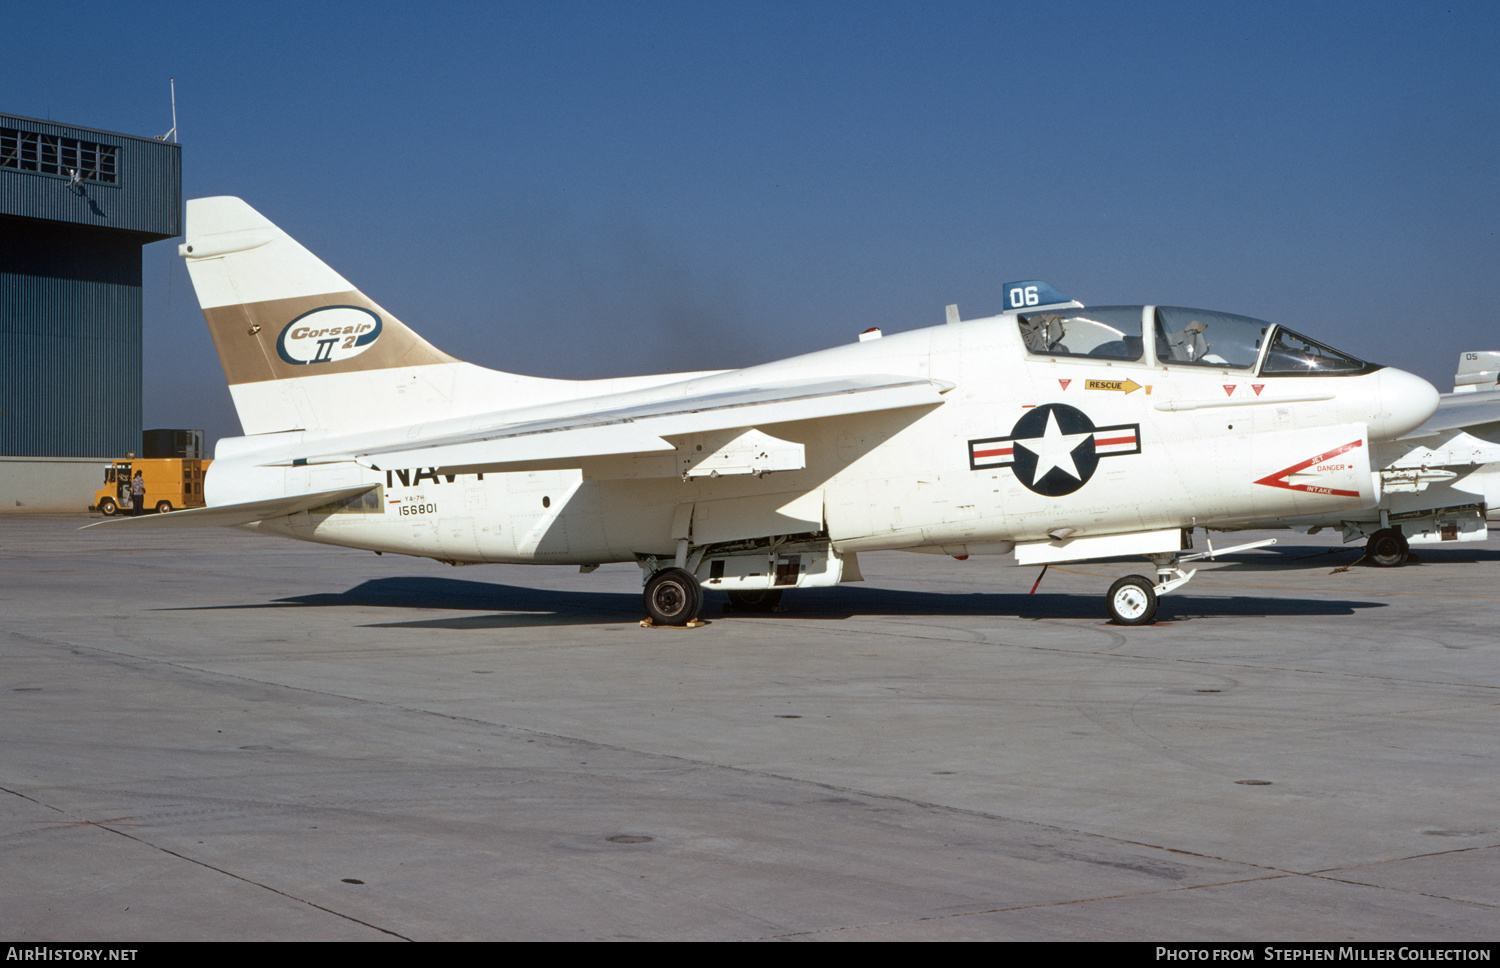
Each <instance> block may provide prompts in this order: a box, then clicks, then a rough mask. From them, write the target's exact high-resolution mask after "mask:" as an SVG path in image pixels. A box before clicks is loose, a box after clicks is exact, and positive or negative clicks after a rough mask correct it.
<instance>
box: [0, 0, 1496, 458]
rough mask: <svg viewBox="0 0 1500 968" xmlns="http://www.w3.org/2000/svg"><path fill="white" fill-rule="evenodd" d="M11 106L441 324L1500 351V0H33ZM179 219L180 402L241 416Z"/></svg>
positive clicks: (592, 333)
mask: <svg viewBox="0 0 1500 968" xmlns="http://www.w3.org/2000/svg"><path fill="white" fill-rule="evenodd" d="M4 24H5V36H6V39H7V44H6V48H7V51H8V52H9V54H8V57H9V63H10V67H9V69H7V71H6V72H5V81H4V84H3V86H0V108H3V109H4V110H6V111H9V112H12V113H16V114H22V115H28V116H32V117H39V118H52V119H54V120H57V121H62V122H67V123H73V124H82V125H89V126H94V127H100V128H105V129H110V130H116V131H125V132H129V133H133V134H147V135H157V134H162V133H164V132H165V131H166V130H167V129H168V128H169V127H171V120H170V110H169V103H168V87H167V78H168V77H169V76H173V77H176V79H177V110H178V123H179V133H180V137H181V142H182V145H183V175H184V190H185V194H186V196H187V197H189V198H192V197H197V196H202V195H220V194H229V195H239V196H241V197H242V198H244V199H246V200H247V201H249V202H250V204H252V205H254V206H255V207H256V208H258V209H260V210H261V211H262V212H264V213H265V214H266V215H267V216H269V217H270V218H271V219H272V220H274V221H276V222H277V223H279V224H280V225H281V226H282V227H283V228H285V229H286V230H287V231H289V232H290V233H291V234H292V235H293V236H294V237H296V238H298V239H299V240H300V241H302V242H303V244H304V245H307V246H308V247H309V248H310V249H312V250H313V251H314V252H316V253H317V254H319V255H320V256H321V257H322V258H324V259H325V260H326V261H327V262H328V263H329V264H331V265H332V266H333V267H334V268H335V269H337V270H338V271H340V272H341V273H342V274H343V275H344V276H346V277H347V278H348V279H350V280H351V281H352V282H353V283H354V284H355V285H356V286H359V287H360V288H361V289H363V290H364V291H365V292H366V293H368V294H369V295H370V296H371V297H372V298H373V299H375V300H377V301H378V302H380V303H382V304H383V305H384V306H385V307H386V308H387V309H389V310H390V311H392V312H394V313H395V314H396V315H397V316H399V317H400V318H401V319H402V320H404V321H405V322H406V323H408V324H409V325H412V326H413V327H415V328H416V329H417V330H419V331H420V332H422V333H423V334H424V335H425V336H427V337H428V338H429V339H430V340H432V341H433V342H434V343H436V344H437V345H438V346H440V347H442V348H443V349H445V350H447V351H448V352H450V353H453V354H454V355H456V356H459V357H462V358H464V359H468V360H471V361H472V362H475V363H479V364H482V365H485V366H492V367H496V368H499V369H507V370H514V371H518V372H525V373H532V374H538V375H544V376H562V377H597V376H608V375H614V374H621V373H644V372H653V371H663V370H677V369H701V368H708V367H727V366H738V365H743V364H749V363H757V362H762V361H765V360H768V359H774V358H777V357H781V356H787V355H792V354H795V353H800V352H806V351H810V350H814V349H819V348H822V347H825V346H829V345H833V344H836V343H841V342H845V341H848V340H852V339H853V338H854V336H855V334H856V333H857V332H859V331H860V330H862V329H864V328H866V327H868V326H880V327H882V328H884V329H885V330H886V331H887V332H893V331H899V330H905V329H913V328H917V327H922V326H929V325H938V324H940V323H941V322H942V320H943V306H944V305H945V304H947V303H952V302H956V303H958V304H959V307H960V309H961V310H962V312H963V314H964V316H965V318H972V317H975V316H980V315H988V314H990V313H993V312H995V311H998V309H999V308H1000V305H1001V293H1000V287H1001V284H1002V283H1004V282H1006V281H1009V280H1013V279H1022V278H1031V277H1037V278H1042V279H1046V280H1048V281H1050V282H1052V283H1053V284H1054V285H1056V286H1057V287H1058V288H1059V289H1061V290H1062V291H1064V292H1066V293H1068V294H1070V295H1072V296H1074V297H1076V298H1078V299H1080V300H1082V301H1083V302H1085V303H1089V304H1105V303H1135V302H1158V303H1165V304H1174V305H1186V306H1195V307H1201V308H1211V309H1221V310H1226V311H1230V312H1239V313H1245V314H1248V315H1252V316H1260V317H1263V318H1266V319H1271V320H1275V321H1278V322H1284V323H1287V324H1288V325H1290V326H1292V327H1293V328H1295V329H1298V330H1300V331H1302V332H1304V333H1306V334H1307V335H1310V336H1314V337H1317V338H1319V339H1322V340H1324V341H1325V342H1329V343H1332V344H1333V345H1335V346H1337V347H1339V348H1341V349H1344V350H1346V351H1348V352H1350V353H1353V354H1355V355H1358V356H1361V357H1364V358H1366V359H1370V360H1374V361H1377V362H1386V363H1392V364H1395V365H1400V366H1403V367H1405V368H1407V369H1411V370H1414V371H1415V372H1417V373H1420V374H1421V375H1423V376H1425V377H1427V378H1428V379H1430V380H1433V381H1434V382H1435V383H1437V384H1438V386H1439V388H1440V389H1448V388H1449V387H1450V386H1451V375H1452V372H1453V369H1454V364H1455V362H1456V360H1457V356H1458V354H1459V352H1460V351H1462V350H1470V349H1500V329H1497V327H1496V325H1495V306H1494V301H1493V298H1492V295H1491V290H1492V289H1493V287H1494V283H1495V281H1496V276H1497V268H1500V259H1497V255H1500V246H1497V240H1496V231H1497V228H1496V223H1497V216H1500V123H1497V122H1500V70H1497V65H1500V4H1497V3H1494V2H1488V3H1470V2H1462V3H1437V2H1429V3H1382V2H1362V3H1307V2H1304V3H1272V2H1261V3H1201V2H1195V3H1147V2H1132V3H1106V2H1100V3H1004V4H1002V3H984V4H968V3H931V2H929V3H921V4H916V3H912V4H906V3H858V4H839V3H815V2H804V3H786V4H782V3H754V4H744V5H733V4H726V3H707V2H705V3H681V4H659V3H625V2H616V3H563V2H545V3H524V4H508V3H486V4H444V3H423V4H410V3H400V4H396V3H369V2H366V3H298V4H291V3H287V4H276V3H249V2H238V3H234V4H203V3H192V4H189V3H136V4H125V3H110V4H101V3H89V2H85V3H72V4H66V5H56V4H50V5H42V4H12V5H8V6H7V7H6V10H5V15H4ZM175 249H176V243H175V242H170V243H160V244H158V245H155V246H152V247H150V248H148V249H147V250H146V287H147V292H146V314H147V319H146V368H145V373H146V397H145V420H146V425H147V426H204V427H205V428H206V429H207V430H208V431H209V435H210V437H211V438H217V437H220V436H225V435H231V434H236V433H238V425H237V422H236V421H235V419H234V416H233V411H232V409H231V408H230V406H229V401H228V394H227V393H226V392H225V390H224V388H223V384H222V374H221V372H220V370H219V368H218V364H217V361H216V359H215V357H214V354H213V350H212V347H211V345H210V343H209V340H208V335H207V332H206V330H205V329H204V327H203V324H202V317H201V315H200V314H199V313H198V311H197V304H196V301H195V300H194V298H193V295H192V289H191V286H190V285H189V284H188V281H187V274H186V272H185V271H184V269H183V266H182V265H181V264H180V261H179V260H177V259H176V257H175Z"/></svg>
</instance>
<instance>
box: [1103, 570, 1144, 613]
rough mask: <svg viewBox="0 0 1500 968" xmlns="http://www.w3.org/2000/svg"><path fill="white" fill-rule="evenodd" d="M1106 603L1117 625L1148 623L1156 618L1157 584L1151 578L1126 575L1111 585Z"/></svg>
mask: <svg viewBox="0 0 1500 968" xmlns="http://www.w3.org/2000/svg"><path fill="white" fill-rule="evenodd" d="M1105 603H1106V604H1107V605H1108V607H1109V620H1110V621H1111V622H1114V623H1115V624H1116V625H1146V624H1148V623H1149V622H1150V621H1151V620H1152V619H1154V618H1156V606H1157V597H1156V586H1155V584H1154V583H1153V582H1152V581H1151V580H1150V579H1149V578H1144V577H1142V576H1140V575H1126V576H1125V577H1124V578H1121V579H1120V580H1119V581H1117V582H1115V583H1114V584H1113V585H1111V586H1109V595H1108V596H1106V598H1105Z"/></svg>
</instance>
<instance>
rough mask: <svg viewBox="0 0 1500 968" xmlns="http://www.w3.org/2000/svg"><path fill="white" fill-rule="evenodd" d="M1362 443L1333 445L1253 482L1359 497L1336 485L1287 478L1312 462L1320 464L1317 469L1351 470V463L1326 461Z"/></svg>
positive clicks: (1294, 489)
mask: <svg viewBox="0 0 1500 968" xmlns="http://www.w3.org/2000/svg"><path fill="white" fill-rule="evenodd" d="M1362 443H1363V441H1359V440H1351V441H1350V442H1349V443H1347V444H1345V445H1344V446H1342V447H1335V448H1334V449H1333V450H1328V451H1324V452H1323V453H1321V454H1319V455H1318V456H1316V457H1309V458H1308V459H1307V460H1305V461H1302V462H1301V463H1300V464H1293V465H1292V466H1291V467H1288V468H1285V469H1284V470H1279V471H1277V472H1276V473H1274V474H1267V475H1266V476H1265V477H1262V478H1261V479H1260V480H1258V481H1256V482H1255V483H1257V484H1264V485H1265V486H1266V487H1281V488H1285V489H1287V490H1288V491H1303V492H1306V493H1308V494H1336V495H1338V496H1340V497H1359V492H1358V491H1349V490H1345V489H1343V488H1337V487H1323V486H1322V485H1319V484H1293V483H1292V482H1291V481H1290V480H1289V478H1290V477H1291V476H1292V475H1293V474H1296V473H1297V472H1298V471H1301V470H1305V469H1306V468H1308V467H1311V466H1312V465H1313V464H1318V465H1320V466H1319V467H1318V468H1317V470H1318V471H1344V470H1353V468H1354V465H1353V464H1330V463H1328V461H1329V460H1331V459H1332V458H1334V457H1337V456H1339V455H1340V454H1345V453H1348V452H1349V451H1351V450H1353V449H1354V448H1356V447H1358V446H1360V445H1361V444H1362Z"/></svg>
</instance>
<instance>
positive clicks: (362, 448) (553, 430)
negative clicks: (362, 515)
mask: <svg viewBox="0 0 1500 968" xmlns="http://www.w3.org/2000/svg"><path fill="white" fill-rule="evenodd" d="M949 389H952V387H951V385H950V384H946V383H942V382H940V381H935V380H924V379H915V378H912V377H910V376H851V377H839V378H834V379H827V378H824V379H820V380H809V381H805V382H796V383H780V384H775V385H770V386H760V387H737V388H733V389H728V390H719V391H714V392H709V393H700V394H697V395H693V396H667V397H662V398H658V399H656V400H653V401H650V402H646V403H640V402H628V403H617V404H616V405H614V406H609V405H607V404H606V405H605V406H600V404H601V403H603V401H600V400H598V399H597V398H596V399H594V400H578V401H573V402H572V403H573V404H574V406H573V407H571V408H570V410H571V411H572V412H569V413H565V414H561V415H558V414H555V413H553V414H549V415H548V416H547V417H545V418H542V419H531V420H527V419H517V418H519V417H524V413H522V412H515V411H512V412H510V413H508V414H495V415H493V420H494V422H493V423H491V424H490V425H488V426H484V425H483V424H484V418H477V419H476V418H469V419H468V420H466V421H465V422H466V423H467V424H468V425H469V428H470V429H467V430H464V431H460V432H444V431H443V429H442V428H441V427H440V426H433V425H427V426H426V427H423V428H420V429H419V431H418V433H416V434H415V435H413V434H412V433H411V429H410V428H394V429H392V430H390V431H388V432H384V433H382V434H380V435H379V437H376V436H375V435H372V434H361V435H359V436H358V437H357V438H355V437H349V438H330V439H325V440H321V441H317V442H315V443H313V442H310V443H309V444H306V445H301V446H302V448H303V450H302V451H300V452H297V453H295V454H292V453H291V452H287V453H285V454H280V455H278V456H277V458H272V459H265V460H264V461H263V462H264V463H267V464H270V463H292V462H299V463H300V462H306V463H309V464H317V463H324V462H327V461H329V460H337V459H345V460H347V459H350V458H351V457H352V458H353V459H354V460H356V461H358V462H359V463H360V464H363V465H365V466H367V467H373V468H376V469H380V470H384V469H387V468H400V467H435V468H439V469H444V470H447V471H449V472H452V471H453V470H454V469H457V468H463V469H464V470H465V471H466V472H472V471H476V470H477V471H481V472H483V471H488V470H502V469H505V470H519V469H524V468H525V467H526V466H527V465H531V464H542V463H544V462H550V463H552V464H556V462H558V461H569V460H576V459H580V458H586V457H602V456H612V455H622V454H643V453H651V452H656V451H670V450H672V449H673V447H672V445H671V444H670V443H668V442H667V441H666V440H664V439H663V438H665V437H671V436H678V435H682V434H694V433H703V432H708V431H716V430H732V429H739V428H752V427H761V426H767V425H770V424H778V423H788V422H791V421H798V420H821V419H825V418H828V417H838V416H846V415H849V414H855V413H873V412H876V411H880V410H893V409H897V408H901V407H919V406H933V405H936V404H940V403H942V402H943V398H942V394H943V393H944V392H946V391H947V390H949ZM637 399H638V398H637ZM611 402H613V401H611ZM548 409H549V410H552V411H555V408H552V407H549V408H548ZM507 418H508V419H507ZM476 424H479V425H480V426H477V427H476V426H475V425H476ZM308 447H316V448H317V451H316V452H315V453H306V452H305V450H306V449H307V448H308ZM268 456H269V455H268Z"/></svg>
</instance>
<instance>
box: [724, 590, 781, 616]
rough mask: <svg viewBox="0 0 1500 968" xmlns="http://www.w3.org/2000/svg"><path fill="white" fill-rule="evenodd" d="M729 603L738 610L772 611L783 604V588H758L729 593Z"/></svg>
mask: <svg viewBox="0 0 1500 968" xmlns="http://www.w3.org/2000/svg"><path fill="white" fill-rule="evenodd" d="M729 604H731V605H733V606H734V610H735V611H736V612H770V611H774V610H775V608H776V606H777V605H780V604H781V589H779V588H757V589H755V590H753V591H746V592H739V591H734V592H730V593H729Z"/></svg>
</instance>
